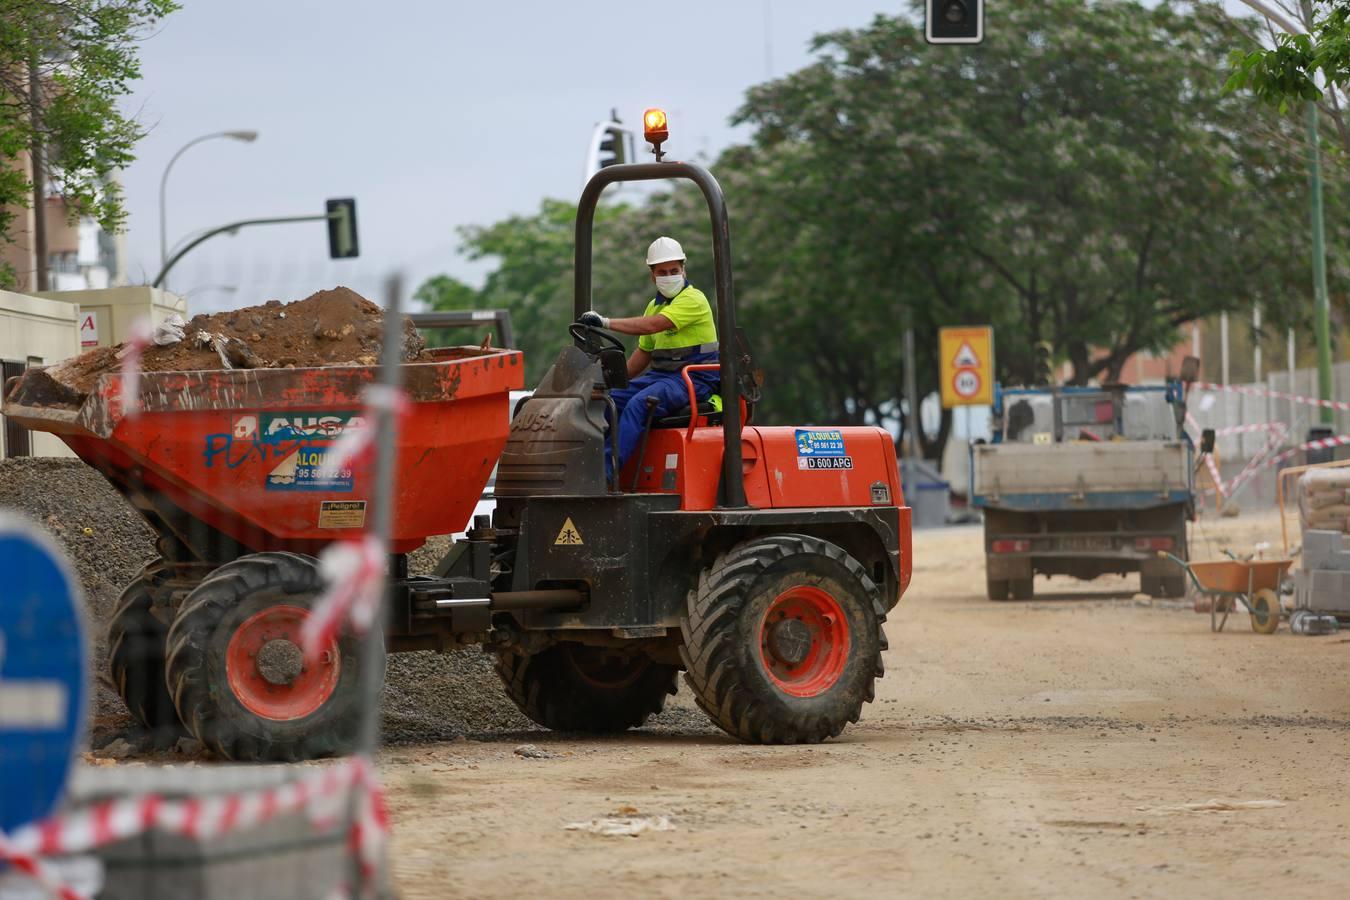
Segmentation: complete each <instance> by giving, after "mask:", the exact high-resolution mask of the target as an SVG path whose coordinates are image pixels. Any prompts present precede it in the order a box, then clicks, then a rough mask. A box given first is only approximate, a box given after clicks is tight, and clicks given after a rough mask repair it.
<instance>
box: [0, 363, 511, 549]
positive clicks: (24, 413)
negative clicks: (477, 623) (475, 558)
mask: <svg viewBox="0 0 1350 900" xmlns="http://www.w3.org/2000/svg"><path fill="white" fill-rule="evenodd" d="M427 353H428V355H429V356H430V357H431V360H430V361H427V362H416V363H408V364H405V365H404V367H403V387H404V392H405V395H406V397H407V400H408V401H409V402H408V403H407V405H406V409H405V411H404V412H403V413H402V419H401V423H400V426H399V428H398V443H397V446H396V450H397V461H396V473H397V477H396V488H395V493H394V498H393V502H394V504H395V510H394V515H393V522H394V528H393V542H392V550H393V551H394V552H395V553H407V552H410V551H412V550H414V549H416V548H417V547H419V546H421V545H422V544H423V543H424V542H425V541H426V539H427V538H428V537H430V536H432V535H438V534H451V533H453V532H456V531H459V530H462V529H463V528H464V526H465V525H466V524H467V522H468V519H469V516H470V515H471V514H472V512H473V509H474V504H475V503H476V502H477V501H478V499H479V497H480V496H481V494H482V490H483V486H484V485H485V484H486V483H487V480H488V476H489V475H490V474H491V472H492V467H493V465H494V463H495V462H496V460H497V457H498V456H499V455H500V453H501V450H502V446H503V445H504V444H505V442H506V436H507V431H508V428H509V419H510V409H509V404H510V399H509V397H510V391H511V390H512V389H516V388H520V387H521V386H522V385H523V382H524V363H523V360H522V356H521V354H520V352H519V351H515V350H497V349H488V350H483V349H479V348H476V347H453V348H446V349H441V350H431V351H428V352H427ZM376 374H377V369H376V368H375V367H373V366H330V367H322V368H295V369H235V370H225V371H198V372H143V373H142V374H141V375H140V379H139V382H140V383H139V388H138V391H137V393H138V399H139V413H138V414H135V415H129V414H128V413H127V410H126V404H124V402H123V390H122V388H123V384H124V380H123V376H122V375H121V374H105V375H102V376H101V377H100V378H99V381H98V383H97V384H96V385H95V387H94V389H93V390H92V391H91V392H90V393H89V394H88V395H87V396H84V397H82V398H81V397H80V396H79V395H74V394H73V393H72V392H71V391H70V390H69V389H68V388H64V387H63V386H62V385H59V384H57V383H56V382H54V381H53V380H52V379H51V377H50V376H48V375H46V374H45V373H44V372H43V370H42V369H32V370H30V371H28V372H26V373H25V374H24V375H22V376H20V377H19V378H16V379H11V380H10V382H9V383H8V384H7V385H6V386H5V387H6V389H5V399H4V405H3V408H2V409H0V411H3V412H4V414H5V415H6V416H8V417H10V418H11V419H13V420H14V421H15V422H17V423H19V424H21V425H23V426H25V427H27V428H30V429H32V430H34V431H44V432H50V433H52V434H55V435H58V436H59V437H60V438H61V439H62V440H63V441H65V443H66V444H67V445H68V446H69V447H70V448H71V450H73V451H74V452H75V453H76V455H78V456H79V457H80V458H81V459H83V460H84V461H85V462H87V463H89V464H90V465H91V466H93V467H94V468H96V469H98V470H99V471H100V472H102V473H103V474H104V475H105V476H106V477H107V478H108V480H109V481H111V482H112V483H113V485H114V486H115V487H116V488H117V489H118V490H119V491H121V492H122V493H123V494H124V495H125V496H126V497H127V498H128V499H129V500H130V501H131V502H132V503H133V505H135V506H136V507H137V508H138V509H139V510H140V511H141V512H142V513H143V514H144V515H145V516H146V518H147V519H149V520H150V523H151V525H152V526H153V527H155V528H156V530H157V531H159V532H160V533H161V534H171V535H173V536H174V537H176V538H177V539H178V540H179V541H180V542H181V543H182V544H183V545H184V546H185V547H187V548H188V549H189V550H190V551H191V552H192V554H193V555H195V556H197V557H198V558H200V559H204V560H209V559H212V558H219V557H218V556H217V553H215V552H213V550H212V548H211V547H209V546H207V544H209V543H210V542H211V541H215V542H216V544H215V547H216V549H219V542H220V541H229V542H233V543H235V544H237V545H238V546H237V547H234V548H232V551H231V552H232V553H234V554H237V552H239V550H241V549H242V551H243V552H250V551H252V552H257V551H263V550H289V551H294V552H301V553H315V552H317V551H318V550H320V549H322V547H323V546H324V545H326V544H328V543H330V542H331V541H333V540H336V539H339V538H342V537H344V536H350V535H354V534H357V533H359V532H360V531H361V530H363V529H364V528H365V526H366V523H367V521H368V519H369V518H370V515H371V513H372V507H373V505H374V504H375V503H376V502H378V501H377V499H376V496H375V492H374V465H373V459H372V454H371V453H369V452H367V453H364V454H362V455H359V456H357V457H356V458H355V459H354V460H353V461H352V464H351V465H350V466H349V467H347V468H344V469H341V470H337V471H331V470H330V468H329V467H327V466H325V465H324V461H325V457H326V455H327V453H328V452H329V451H330V450H331V449H332V447H333V446H334V444H335V442H336V441H337V440H338V438H340V437H341V436H342V435H343V434H344V433H345V432H349V431H351V430H352V429H357V428H365V427H369V426H368V424H367V422H366V416H365V413H364V411H363V406H364V400H363V397H362V394H363V391H364V389H365V388H366V387H367V386H368V385H370V384H372V383H373V382H374V381H375V378H376ZM203 535H206V536H207V537H205V538H204V537H203Z"/></svg>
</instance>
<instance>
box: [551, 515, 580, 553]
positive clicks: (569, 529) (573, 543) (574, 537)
mask: <svg viewBox="0 0 1350 900" xmlns="http://www.w3.org/2000/svg"><path fill="white" fill-rule="evenodd" d="M582 543H583V541H582V540H581V532H580V531H577V526H575V525H573V524H572V517H571V516H568V517H567V521H565V522H563V526H562V529H561V530H560V531H559V532H558V539H557V540H556V541H554V542H553V546H555V547H579V546H580V545H581V544H582Z"/></svg>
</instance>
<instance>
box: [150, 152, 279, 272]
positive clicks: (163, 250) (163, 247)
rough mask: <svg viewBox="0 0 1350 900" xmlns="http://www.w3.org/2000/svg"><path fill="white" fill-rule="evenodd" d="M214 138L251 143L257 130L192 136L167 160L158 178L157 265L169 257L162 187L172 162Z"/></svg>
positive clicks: (166, 183) (166, 181)
mask: <svg viewBox="0 0 1350 900" xmlns="http://www.w3.org/2000/svg"><path fill="white" fill-rule="evenodd" d="M215 138H229V139H230V140H233V141H243V142H245V143H252V142H253V141H256V140H257V139H258V132H256V131H250V130H241V131H215V132H212V133H211V134H204V135H202V136H201V137H199V138H193V139H192V140H190V141H188V142H187V143H186V144H184V145H183V146H181V147H179V148H178V152H177V153H175V154H174V155H173V157H172V158H171V159H170V160H169V164H168V165H167V166H165V167H164V174H163V175H162V176H160V179H159V265H160V267H161V268H163V266H164V264H165V263H166V262H167V261H168V259H169V238H168V226H167V223H166V219H167V212H166V206H165V202H164V189H165V188H166V187H168V184H169V172H170V171H171V170H172V169H173V164H174V163H176V162H178V157H180V156H182V155H183V154H184V153H185V152H186V151H187V149H188V148H189V147H192V146H195V145H197V144H200V143H201V142H202V141H210V140H214V139H215Z"/></svg>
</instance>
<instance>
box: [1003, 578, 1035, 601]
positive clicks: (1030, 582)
mask: <svg viewBox="0 0 1350 900" xmlns="http://www.w3.org/2000/svg"><path fill="white" fill-rule="evenodd" d="M1008 587H1009V590H1010V591H1011V592H1012V598H1013V599H1014V600H1030V599H1031V598H1032V597H1034V596H1036V581H1035V579H1033V578H1014V579H1012V580H1011V581H1009V582H1008Z"/></svg>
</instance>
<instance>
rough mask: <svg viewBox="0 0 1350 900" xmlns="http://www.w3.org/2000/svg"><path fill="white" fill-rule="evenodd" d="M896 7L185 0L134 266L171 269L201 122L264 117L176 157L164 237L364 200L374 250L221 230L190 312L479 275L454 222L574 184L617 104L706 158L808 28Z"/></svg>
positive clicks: (196, 274) (139, 211)
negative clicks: (244, 135) (243, 134)
mask: <svg viewBox="0 0 1350 900" xmlns="http://www.w3.org/2000/svg"><path fill="white" fill-rule="evenodd" d="M766 7H767V10H768V13H767V17H766ZM901 7H902V4H901V3H890V4H884V3H881V2H878V0H829V2H823V0H769V2H768V3H767V4H766V3H765V0H683V2H680V3H677V4H675V3H633V2H607V3H600V2H593V0H571V2H567V3H545V2H512V0H501V2H496V3H491V2H481V0H480V2H473V3H464V2H459V0H449V2H446V0H439V2H420V0H385V2H382V3H374V4H372V3H365V2H362V3H356V2H351V0H326V2H322V3H319V2H311V0H286V2H280V3H279V2H275V0H273V2H261V0H229V2H224V0H217V2H205V0H185V2H184V8H183V9H182V10H180V11H179V12H176V13H174V14H173V15H172V16H170V17H169V18H168V19H167V21H166V22H165V23H164V26H163V28H162V29H161V30H160V31H159V32H158V33H156V34H155V35H154V36H153V37H150V38H149V39H148V40H146V41H145V42H144V44H143V45H142V48H141V54H142V63H143V76H144V77H143V80H142V81H141V82H140V83H139V86H138V90H137V91H136V93H135V95H134V96H133V97H131V98H130V99H129V100H128V108H129V109H131V110H133V111H135V112H136V113H137V115H138V116H139V117H140V119H141V121H142V122H143V123H144V124H145V125H146V126H147V128H148V129H149V134H148V136H147V137H146V138H145V140H143V141H142V142H141V143H140V145H139V146H138V149H137V156H138V158H137V160H136V162H135V163H134V164H133V165H131V166H130V167H129V168H128V169H127V171H126V172H125V187H126V192H127V200H128V207H129V211H130V220H129V223H128V226H129V230H128V235H127V248H128V267H127V270H128V274H129V276H130V277H131V279H132V281H133V282H143V281H148V280H150V279H151V278H153V277H154V274H155V272H156V271H157V269H158V262H159V199H158V192H159V181H160V177H161V175H162V174H163V171H164V167H165V165H166V163H168V161H169V159H170V157H172V156H173V154H174V153H175V152H176V151H177V150H178V149H179V148H180V147H181V146H182V145H183V144H184V143H186V142H187V141H189V140H191V139H193V138H195V137H197V136H199V135H202V134H207V133H210V132H214V131H221V130H226V129H256V130H257V131H259V132H260V134H261V136H260V137H259V139H258V140H257V141H256V142H254V143H252V144H244V143H238V142H234V141H230V140H215V141H208V142H205V143H203V144H200V145H198V146H196V147H193V148H192V149H190V150H189V151H187V153H185V154H184V155H183V157H182V158H181V159H180V160H179V161H178V163H177V164H176V165H175V166H174V169H173V174H172V177H171V179H170V181H169V187H168V234H169V243H170V244H171V245H172V244H173V243H174V242H175V241H176V240H178V239H180V238H181V237H182V236H184V235H185V234H189V233H191V232H193V231H195V230H198V229H204V228H208V227H211V226H213V225H219V224H224V223H226V222H229V221H233V220H236V219H243V218H250V217H258V216H268V215H298V214H306V213H317V212H322V211H323V201H324V199H325V198H326V197H336V196H354V197H356V198H357V202H358V218H359V224H360V241H361V258H360V259H359V260H354V261H343V262H330V261H329V260H328V258H327V244H326V238H325V236H324V232H323V226H322V225H320V224H318V223H316V224H313V225H310V224H299V225H284V226H268V227H262V228H257V229H254V230H252V231H247V230H246V231H244V232H241V233H240V234H239V236H237V237H234V238H230V237H223V236H222V237H219V238H215V239H213V240H212V241H210V242H208V243H206V244H203V245H202V246H201V247H200V248H199V249H197V250H194V251H193V252H192V254H191V255H190V256H188V257H187V258H185V260H184V261H183V263H182V264H181V265H180V267H179V268H176V269H175V272H174V275H173V277H172V278H171V279H170V281H171V286H172V287H173V288H174V289H175V290H177V291H180V292H188V293H189V295H190V296H189V300H190V305H191V307H192V308H193V309H194V310H199V311H200V310H203V309H207V308H219V307H229V306H240V305H245V304H248V303H255V302H259V301H261V300H264V299H268V298H270V297H272V296H276V297H278V298H280V299H298V298H299V297H301V296H304V295H305V294H307V293H308V292H309V291H311V290H313V289H316V288H318V287H320V286H326V285H331V284H333V283H339V282H340V283H345V284H349V285H351V286H352V287H355V288H357V289H358V290H361V291H362V292H363V293H367V294H368V295H369V296H371V298H372V299H379V293H380V288H379V285H380V284H381V283H382V281H383V278H384V276H385V273H387V272H389V271H391V270H394V269H402V270H404V271H406V273H407V279H406V282H407V283H406V288H407V290H408V291H411V290H412V289H413V288H415V287H416V285H417V284H418V283H420V281H421V280H422V279H423V278H424V277H426V276H428V275H432V274H435V273H437V272H450V273H453V274H457V275H460V276H461V277H465V278H467V279H469V280H471V281H477V280H479V279H480V278H481V275H482V273H483V267H482V266H481V265H478V266H474V265H471V264H469V263H467V262H466V261H465V260H464V259H463V258H462V257H461V256H460V255H459V253H458V252H457V245H458V240H457V238H456V233H455V230H456V228H457V227H458V226H460V225H465V224H487V223H491V222H494V221H497V220H499V219H501V218H503V217H505V216H507V215H510V214H512V213H528V212H532V211H534V210H535V209H537V208H538V205H539V202H540V200H541V199H542V198H544V197H559V198H567V199H575V197H576V196H577V195H578V193H579V192H580V187H581V175H582V169H583V166H584V162H585V154H586V144H587V140H588V138H589V136H590V133H591V129H592V128H593V126H594V124H595V122H596V121H598V120H599V119H600V118H601V117H603V116H605V115H606V114H607V113H608V111H609V109H610V108H611V107H617V108H618V110H619V113H620V116H621V117H622V118H623V119H624V121H625V122H627V123H636V122H637V121H638V119H639V118H640V117H641V114H642V110H643V109H644V108H645V107H646V106H649V105H661V106H664V107H665V108H666V109H668V110H669V112H670V117H671V129H672V139H671V141H670V143H669V144H668V145H667V146H668V148H669V149H670V150H671V152H672V155H674V156H675V157H676V158H690V157H694V156H696V155H698V154H707V155H709V156H713V155H715V154H716V153H717V152H718V151H719V150H720V149H721V148H723V147H725V146H726V145H727V144H728V143H730V142H733V141H734V140H736V139H737V136H738V135H737V132H736V130H735V129H732V128H731V127H730V125H729V124H728V118H729V116H730V115H731V113H732V112H733V111H734V110H735V109H736V108H737V106H739V104H740V102H741V100H742V98H743V96H744V92H745V89H746V88H747V87H749V86H751V85H753V84H756V83H759V82H762V81H764V80H765V78H766V75H767V74H768V73H769V72H770V71H772V73H774V74H776V75H782V74H784V73H786V72H788V71H791V70H793V69H796V68H799V67H801V66H803V65H805V64H806V63H807V62H809V60H810V56H809V54H808V52H807V44H808V41H809V40H810V38H811V36H812V35H814V34H816V33H819V32H822V31H829V30H833V29H837V28H846V27H860V26H864V25H866V24H867V23H868V22H870V21H871V20H872V18H873V17H874V16H875V15H876V14H877V13H878V12H895V11H897V10H899V9H900V8H901ZM766 19H767V26H768V27H767V33H766ZM766 37H767V43H768V52H766ZM735 209H736V207H735V198H731V211H732V214H733V217H734V215H735ZM635 252H641V248H638V249H636V250H635ZM222 286H224V287H234V288H235V291H234V292H233V293H231V292H229V291H227V290H224V289H222Z"/></svg>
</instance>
